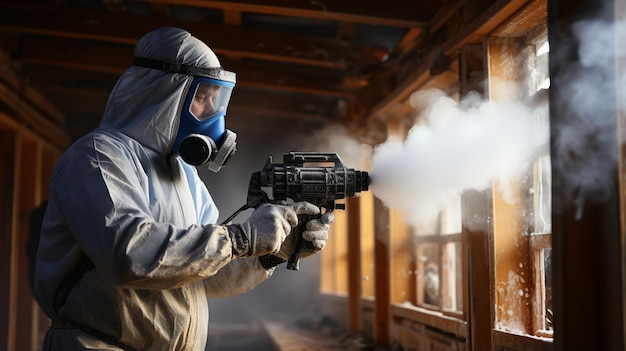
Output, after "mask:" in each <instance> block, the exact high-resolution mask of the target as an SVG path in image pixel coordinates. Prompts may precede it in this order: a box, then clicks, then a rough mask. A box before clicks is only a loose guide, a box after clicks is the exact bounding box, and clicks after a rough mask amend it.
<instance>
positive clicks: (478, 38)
mask: <svg viewBox="0 0 626 351" xmlns="http://www.w3.org/2000/svg"><path fill="white" fill-rule="evenodd" d="M527 2H528V0H497V1H496V2H495V3H493V4H492V5H491V6H489V8H487V9H486V10H485V11H483V13H481V15H479V16H478V17H476V18H475V19H474V20H473V21H472V22H470V23H469V24H467V25H466V26H464V27H463V29H462V30H460V31H459V32H458V33H457V35H455V36H454V37H451V38H449V39H448V40H446V42H445V43H444V44H443V46H442V48H439V47H438V48H436V49H434V50H432V51H431V52H429V53H428V54H427V55H425V56H424V58H423V63H422V64H421V65H419V66H418V67H417V68H416V69H414V70H412V71H408V72H407V70H402V72H403V77H402V78H403V79H402V80H401V81H399V83H398V84H397V86H396V87H395V88H394V90H393V92H391V93H389V94H387V96H386V97H385V98H383V99H382V100H381V101H380V102H379V103H378V104H377V105H376V106H374V107H373V108H372V109H371V110H370V120H373V119H377V118H380V117H382V116H383V115H385V114H386V113H388V112H389V110H390V109H391V108H393V107H394V106H397V105H399V104H402V103H403V102H404V101H405V100H406V99H408V98H409V96H410V95H411V94H412V93H413V92H414V91H416V90H418V89H419V88H420V87H421V86H422V85H424V84H425V83H426V82H427V81H429V80H430V79H431V78H432V77H433V76H432V75H431V72H430V68H431V66H432V64H433V63H434V62H435V61H436V60H437V59H439V58H440V57H441V55H442V54H443V55H446V56H455V55H457V52H458V51H459V50H460V49H461V48H462V47H464V46H466V45H469V44H480V43H481V42H482V40H483V37H484V36H486V35H487V34H489V33H490V32H491V31H493V30H494V29H495V28H497V27H498V26H499V25H500V24H501V23H502V22H503V21H504V20H505V19H507V18H508V17H510V16H511V15H512V14H514V13H515V12H516V11H518V10H519V9H520V8H522V7H523V6H524V5H525V4H526V3H527ZM441 50H443V51H441Z"/></svg>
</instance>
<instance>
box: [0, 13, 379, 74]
mask: <svg viewBox="0 0 626 351" xmlns="http://www.w3.org/2000/svg"><path fill="white" fill-rule="evenodd" d="M164 26H174V27H180V28H184V29H186V30H188V31H189V32H191V33H192V34H194V35H195V36H197V37H198V38H200V39H201V40H203V41H205V42H206V43H207V44H208V45H209V46H210V47H211V48H212V49H213V50H214V51H215V52H216V53H218V54H221V55H226V56H229V55H230V56H235V57H249V58H255V59H262V60H270V61H277V62H283V63H297V64H303V65H310V66H317V67H326V68H340V69H346V67H351V66H353V65H355V64H358V63H362V62H365V63H367V62H370V63H374V62H376V58H370V57H366V56H364V54H366V53H367V51H364V50H360V48H359V47H355V46H354V45H351V44H350V43H347V42H341V41H337V40H334V39H324V38H314V37H310V36H300V35H296V34H292V33H275V32H272V31H263V30H259V29H251V28H243V27H238V26H228V25H218V24H210V23H199V22H186V21H176V20H170V19H165V18H154V17H146V16H137V15H129V14H123V13H106V12H100V11H88V10H84V9H78V8H75V7H67V6H51V5H48V4H41V3H38V4H36V5H30V4H27V5H22V4H16V3H10V4H6V3H0V30H5V31H17V32H24V33H34V34H40V35H46V36H55V37H62V38H74V39H87V40H94V41H104V42H109V43H117V44H126V45H134V44H135V43H136V42H137V40H138V39H139V38H141V37H142V36H143V35H144V34H145V33H147V32H149V31H150V30H152V29H155V28H159V27H164ZM216 33H219V35H216Z"/></svg>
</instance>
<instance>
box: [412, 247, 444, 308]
mask: <svg viewBox="0 0 626 351" xmlns="http://www.w3.org/2000/svg"><path fill="white" fill-rule="evenodd" d="M418 252H419V256H418V258H419V267H420V269H419V273H418V274H419V276H418V281H417V282H418V296H419V298H418V300H419V301H418V304H426V305H432V306H437V307H439V290H440V285H441V284H440V277H439V256H440V253H439V245H438V244H436V243H426V244H422V245H419V247H418Z"/></svg>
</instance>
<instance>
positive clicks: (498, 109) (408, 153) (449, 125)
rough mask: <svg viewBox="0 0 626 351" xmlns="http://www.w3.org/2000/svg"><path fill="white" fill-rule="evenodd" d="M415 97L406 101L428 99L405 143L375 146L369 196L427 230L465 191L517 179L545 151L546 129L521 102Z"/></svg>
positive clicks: (395, 141)
mask: <svg viewBox="0 0 626 351" xmlns="http://www.w3.org/2000/svg"><path fill="white" fill-rule="evenodd" d="M416 94H417V95H414V96H412V99H415V100H423V99H424V96H429V97H432V98H433V99H432V101H431V103H430V104H429V106H430V107H429V108H428V109H427V111H426V113H425V118H424V120H423V121H421V122H420V123H418V124H416V125H415V126H413V127H412V128H411V129H410V131H409V133H408V136H407V138H406V140H405V141H404V142H402V141H399V140H394V139H393V138H392V139H390V140H388V141H386V142H385V143H383V144H381V145H379V146H377V147H376V148H375V150H374V156H373V160H372V170H371V178H372V184H371V188H372V191H373V192H374V194H375V195H376V196H377V197H378V198H380V199H381V200H382V201H383V202H384V203H385V204H386V205H387V206H388V207H393V208H397V209H400V210H402V211H403V212H404V213H405V219H406V220H407V222H408V223H409V224H411V225H413V226H415V227H430V226H431V225H432V223H433V222H434V221H435V220H436V219H437V216H438V214H439V212H440V210H441V209H442V208H443V207H444V206H445V204H446V203H447V202H448V201H449V200H450V199H451V198H453V197H455V196H458V195H459V194H460V193H461V192H463V191H464V190H469V189H477V190H481V189H485V188H486V187H488V186H490V184H491V181H492V180H493V179H494V178H498V179H500V178H501V179H510V178H512V177H515V176H517V175H518V174H519V173H520V171H521V170H523V169H525V168H526V167H528V165H529V162H531V160H532V159H533V157H534V156H536V154H537V152H538V150H539V149H540V148H541V147H542V146H545V145H542V143H541V142H540V141H541V140H544V141H545V140H546V139H547V137H541V136H539V137H538V135H537V134H538V133H545V132H546V130H543V131H542V130H538V129H537V125H536V121H535V119H534V118H533V111H532V110H531V109H530V108H528V107H527V106H525V105H524V104H522V103H519V102H508V103H496V102H489V101H482V100H481V99H480V98H479V97H478V95H477V94H469V95H468V97H467V98H466V99H463V101H461V103H457V102H456V101H455V100H454V99H452V98H450V97H448V96H446V95H445V94H443V93H439V94H433V93H432V92H427V93H426V95H421V94H423V93H416ZM544 136H545V135H544Z"/></svg>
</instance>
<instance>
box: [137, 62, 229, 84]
mask: <svg viewBox="0 0 626 351" xmlns="http://www.w3.org/2000/svg"><path fill="white" fill-rule="evenodd" d="M133 65H135V66H139V67H145V68H152V69H158V70H161V71H163V72H167V73H183V74H189V75H192V76H199V77H208V78H213V79H221V80H225V81H228V82H232V83H234V82H235V73H233V72H229V71H226V70H224V69H223V68H222V67H218V68H201V67H195V66H190V65H186V64H184V63H180V62H176V61H164V60H156V59H149V58H145V57H135V60H134V61H133Z"/></svg>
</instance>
